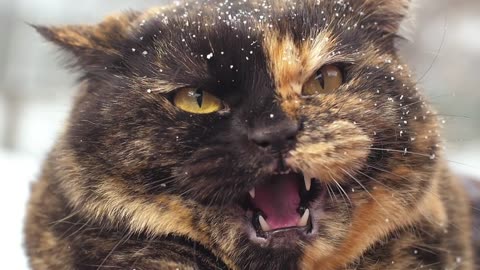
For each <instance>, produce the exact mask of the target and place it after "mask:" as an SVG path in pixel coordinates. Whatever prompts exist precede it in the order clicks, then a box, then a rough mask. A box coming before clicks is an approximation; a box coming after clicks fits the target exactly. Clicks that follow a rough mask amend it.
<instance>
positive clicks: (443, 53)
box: [0, 0, 480, 270]
mask: <svg viewBox="0 0 480 270" xmlns="http://www.w3.org/2000/svg"><path fill="white" fill-rule="evenodd" d="M162 2H165V1H158V0H157V1H153V0H142V1H140V0H136V1H133V0H129V1H126V0H102V1H96V0H82V1H80V2H79V1H76V2H74V1H65V0H0V180H1V188H0V213H1V217H2V221H1V225H0V228H1V232H2V233H3V237H2V240H3V242H2V243H1V244H0V254H1V256H2V265H1V267H2V268H3V269H19V270H21V269H28V267H27V262H26V258H25V256H24V251H23V247H22V242H23V236H22V230H23V218H24V212H25V204H26V201H27V198H28V195H29V186H30V183H31V182H32V181H33V180H35V177H36V176H37V175H38V172H39V169H40V165H41V162H42V160H43V158H44V157H45V155H46V153H47V152H48V150H49V148H50V147H51V146H52V144H53V143H54V140H55V137H56V134H57V133H58V131H59V130H60V129H61V127H62V124H63V122H64V121H65V118H66V115H67V113H68V110H69V107H70V103H71V97H72V95H73V94H74V91H75V86H74V78H75V77H74V76H72V75H71V74H69V73H67V72H66V71H64V70H63V69H62V66H61V64H60V61H56V60H59V59H60V57H59V54H58V53H57V51H56V50H55V48H54V47H53V46H51V45H50V44H47V43H46V42H44V41H43V40H42V39H41V38H40V37H39V36H38V35H37V34H36V33H35V32H34V31H33V30H32V29H31V28H30V27H28V26H27V24H26V22H31V23H41V24H67V23H68V24H69V23H85V22H97V21H99V20H100V19H101V18H102V17H103V16H105V15H107V14H109V13H112V12H114V11H119V10H126V9H140V10H141V9H145V8H147V7H149V6H152V5H158V4H161V3H162ZM417 2H418V3H417V5H416V6H417V7H416V13H415V16H413V18H412V19H411V20H409V22H407V23H406V24H405V26H406V27H405V30H404V33H406V35H407V37H408V38H409V39H410V41H408V42H402V43H401V44H400V47H401V49H402V54H403V55H404V56H405V58H406V60H407V62H408V63H410V64H411V65H412V67H413V68H414V70H415V72H416V74H417V77H418V78H421V80H420V84H421V88H422V89H423V91H424V92H425V95H426V96H427V97H428V98H429V100H430V101H431V102H432V103H434V104H435V106H436V107H437V109H438V110H439V111H440V114H441V115H442V117H443V118H444V119H445V120H446V123H445V129H444V134H445V136H446V138H447V140H448V144H447V149H446V152H447V157H448V160H449V161H450V165H451V166H452V167H453V168H454V169H455V170H457V171H459V172H462V173H465V174H471V175H477V176H480V136H479V135H480V87H479V85H480V73H479V71H478V70H480V68H479V67H480V32H479V31H480V30H479V29H480V1H478V0H450V1H448V0H422V1H417ZM413 21H415V23H416V24H417V27H416V28H412V27H411V26H412V25H414V24H415V23H413ZM408 29H410V30H408ZM413 29H414V30H413Z"/></svg>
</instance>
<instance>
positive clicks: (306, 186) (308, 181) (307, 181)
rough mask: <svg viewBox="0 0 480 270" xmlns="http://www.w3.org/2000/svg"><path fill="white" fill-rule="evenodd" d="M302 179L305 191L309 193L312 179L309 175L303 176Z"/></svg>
mask: <svg viewBox="0 0 480 270" xmlns="http://www.w3.org/2000/svg"><path fill="white" fill-rule="evenodd" d="M303 179H304V180H305V189H307V191H310V189H311V188H312V177H310V176H309V175H304V177H303Z"/></svg>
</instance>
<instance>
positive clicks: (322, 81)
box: [315, 70, 325, 88]
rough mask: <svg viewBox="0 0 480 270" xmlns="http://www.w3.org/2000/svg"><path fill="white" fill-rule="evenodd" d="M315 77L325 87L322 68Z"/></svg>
mask: <svg viewBox="0 0 480 270" xmlns="http://www.w3.org/2000/svg"><path fill="white" fill-rule="evenodd" d="M315 79H316V80H317V81H318V82H319V83H320V85H321V86H322V88H325V78H323V72H322V70H319V71H317V76H316V77H315Z"/></svg>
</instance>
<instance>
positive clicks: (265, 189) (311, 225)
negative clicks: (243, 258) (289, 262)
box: [242, 169, 325, 249]
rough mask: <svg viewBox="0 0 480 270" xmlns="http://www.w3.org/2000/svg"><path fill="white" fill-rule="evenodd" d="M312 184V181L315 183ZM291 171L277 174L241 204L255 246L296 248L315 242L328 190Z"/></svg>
mask: <svg viewBox="0 0 480 270" xmlns="http://www.w3.org/2000/svg"><path fill="white" fill-rule="evenodd" d="M312 180H313V181H312ZM314 180H315V179H312V178H309V177H308V178H306V177H304V175H303V174H302V173H297V172H293V171H292V170H290V169H285V170H284V171H278V172H275V173H273V174H272V175H271V177H270V178H269V179H268V180H267V181H265V182H263V183H261V184H259V185H257V186H255V187H254V188H253V189H252V190H250V192H249V194H248V195H246V199H245V201H244V202H243V203H242V204H243V208H244V209H245V210H246V215H247V218H248V219H249V220H251V222H247V227H248V228H247V233H248V235H249V238H250V240H251V241H252V242H254V243H256V244H259V245H260V246H262V247H268V248H282V249H285V248H286V249H289V248H297V246H298V243H300V242H303V243H305V242H310V241H311V240H313V239H314V238H315V235H316V234H315V232H316V228H315V222H314V221H318V220H319V219H321V216H322V213H323V208H322V206H323V203H322V201H323V199H324V197H325V189H324V188H322V185H321V184H320V183H319V181H314Z"/></svg>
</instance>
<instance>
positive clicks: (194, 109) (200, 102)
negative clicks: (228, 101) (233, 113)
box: [173, 87, 223, 114]
mask: <svg viewBox="0 0 480 270" xmlns="http://www.w3.org/2000/svg"><path fill="white" fill-rule="evenodd" d="M173 104H174V105H175V106H177V107H178V108H180V109H182V110H184V111H186V112H189V113H195V114H209V113H214V112H217V111H220V110H222V109H223V104H222V101H221V100H220V99H218V98H217V97H215V96H214V95H212V94H210V93H208V92H206V91H203V90H202V89H199V88H189V87H187V88H182V89H180V90H178V91H177V92H176V93H175V95H174V97H173Z"/></svg>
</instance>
